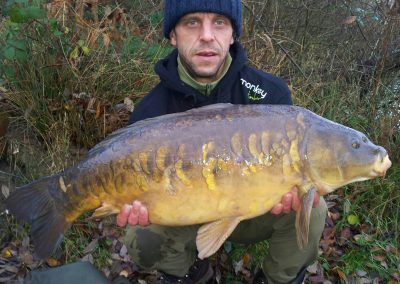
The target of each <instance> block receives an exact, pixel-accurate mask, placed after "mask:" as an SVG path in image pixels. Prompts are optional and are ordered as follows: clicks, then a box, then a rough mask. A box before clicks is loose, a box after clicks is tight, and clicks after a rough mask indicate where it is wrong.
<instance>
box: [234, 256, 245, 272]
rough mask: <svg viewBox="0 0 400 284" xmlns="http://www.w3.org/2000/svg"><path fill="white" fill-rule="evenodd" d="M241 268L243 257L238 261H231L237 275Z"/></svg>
mask: <svg viewBox="0 0 400 284" xmlns="http://www.w3.org/2000/svg"><path fill="white" fill-rule="evenodd" d="M242 268H243V259H241V260H239V261H233V269H234V270H235V274H236V275H237V274H238V273H239V272H240V271H241V270H242Z"/></svg>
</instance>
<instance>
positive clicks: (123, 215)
mask: <svg viewBox="0 0 400 284" xmlns="http://www.w3.org/2000/svg"><path fill="white" fill-rule="evenodd" d="M131 208H132V205H129V204H125V205H124V206H123V207H122V209H121V211H120V212H119V214H118V215H117V225H118V226H120V227H125V226H126V223H127V221H128V216H129V213H130V212H131Z"/></svg>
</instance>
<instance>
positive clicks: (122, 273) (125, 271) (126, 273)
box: [119, 269, 129, 278]
mask: <svg viewBox="0 0 400 284" xmlns="http://www.w3.org/2000/svg"><path fill="white" fill-rule="evenodd" d="M119 275H120V276H124V277H126V278H128V275H129V272H128V270H126V269H123V270H122V271H121V272H120V273H119Z"/></svg>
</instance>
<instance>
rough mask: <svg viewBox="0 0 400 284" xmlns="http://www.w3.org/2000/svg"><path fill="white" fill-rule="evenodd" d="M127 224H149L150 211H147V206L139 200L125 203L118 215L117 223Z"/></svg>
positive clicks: (123, 225)
mask: <svg viewBox="0 0 400 284" xmlns="http://www.w3.org/2000/svg"><path fill="white" fill-rule="evenodd" d="M126 224H129V225H133V226H135V225H141V226H147V225H149V224H150V222H149V212H148V211H147V207H146V206H144V205H143V204H142V203H141V202H140V201H137V200H135V201H134V202H133V203H132V204H125V205H124V207H122V209H121V211H120V212H119V214H118V215H117V225H118V226H120V227H125V226H126Z"/></svg>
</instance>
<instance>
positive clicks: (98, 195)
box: [7, 104, 391, 258]
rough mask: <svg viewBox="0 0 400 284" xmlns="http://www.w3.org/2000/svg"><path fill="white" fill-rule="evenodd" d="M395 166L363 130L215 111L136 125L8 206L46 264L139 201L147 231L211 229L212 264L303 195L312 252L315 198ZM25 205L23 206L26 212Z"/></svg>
mask: <svg viewBox="0 0 400 284" xmlns="http://www.w3.org/2000/svg"><path fill="white" fill-rule="evenodd" d="M390 166H391V162H390V160H389V157H388V155H387V153H386V151H385V149H383V148H382V147H380V146H376V145H374V144H373V143H372V142H371V141H369V140H368V139H367V138H366V136H365V135H364V134H362V133H360V132H358V131H356V130H353V129H351V128H348V127H345V126H343V125H340V124H337V123H334V122H332V121H329V120H327V119H324V118H322V117H320V116H318V115H316V114H314V113H312V112H310V111H308V110H306V109H303V108H300V107H296V106H271V105H231V104H217V105H212V106H207V107H203V108H198V109H193V110H190V111H187V112H183V113H176V114H169V115H164V116H160V117H157V118H151V119H147V120H144V121H140V122H137V123H135V124H133V125H131V126H128V127H125V128H123V129H120V130H118V131H116V132H115V133H114V134H112V135H110V137H108V138H107V139H106V140H104V141H103V142H101V143H99V144H98V145H96V146H95V147H94V148H93V149H92V150H91V151H90V152H89V154H88V156H87V158H86V159H85V160H83V161H82V162H81V163H79V164H78V165H76V166H75V167H71V168H69V169H67V170H65V171H64V172H61V173H58V174H55V175H52V176H48V177H44V178H42V179H40V180H37V181H34V182H32V183H30V184H27V185H24V186H22V187H21V188H19V189H17V190H16V191H15V192H13V193H12V194H11V195H10V197H9V198H8V199H7V208H8V209H9V211H10V212H11V213H12V214H14V215H15V216H16V217H17V218H18V219H21V220H25V221H27V222H29V223H31V224H32V226H31V235H32V239H33V243H34V245H35V250H36V253H37V255H38V256H39V257H41V258H45V257H47V256H49V255H50V254H51V253H52V251H53V250H54V249H55V248H56V247H57V246H58V244H59V242H60V241H61V239H62V237H63V233H64V231H65V230H66V229H67V228H68V227H69V225H70V224H71V223H72V222H73V221H74V220H75V219H76V218H78V217H79V216H80V215H81V214H83V213H85V212H87V211H91V210H95V211H94V213H93V216H94V217H95V218H99V217H103V216H106V215H110V214H114V213H117V212H119V210H120V208H121V207H122V206H123V204H125V203H130V202H132V201H133V200H135V199H136V200H140V201H141V202H142V203H143V204H145V205H146V206H147V208H148V210H149V217H150V222H151V223H154V224H161V225H168V226H183V225H191V224H204V225H202V226H201V228H200V229H199V231H198V235H197V248H198V251H199V257H200V258H204V257H208V256H210V255H212V254H213V253H214V252H215V251H217V250H218V248H219V247H220V246H221V245H222V243H223V242H224V241H225V240H226V238H227V237H228V236H229V235H230V234H231V233H232V231H233V230H234V229H235V227H236V226H237V224H238V223H239V222H240V221H241V220H245V219H249V218H253V217H255V216H259V215H261V214H264V213H265V212H268V211H269V210H270V209H271V208H272V207H273V205H274V204H276V203H277V202H279V201H280V199H281V197H282V196H283V195H284V194H285V193H287V192H289V191H291V190H292V188H293V187H294V186H297V187H298V188H299V190H300V195H301V196H302V197H303V198H302V207H301V209H300V210H299V212H298V213H297V220H296V227H297V237H298V243H299V246H300V247H302V246H304V245H305V244H307V237H308V224H309V216H310V212H311V207H312V200H313V196H314V193H315V192H318V193H319V194H321V195H324V194H327V193H329V192H332V191H333V190H334V189H336V188H338V187H340V186H343V185H345V184H348V183H351V182H354V181H360V180H366V179H371V178H375V177H377V176H384V175H385V173H386V171H387V169H388V168H389V167H390ZM21 204H23V205H24V206H20V205H21Z"/></svg>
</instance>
